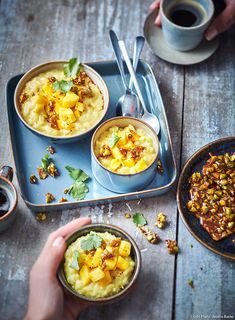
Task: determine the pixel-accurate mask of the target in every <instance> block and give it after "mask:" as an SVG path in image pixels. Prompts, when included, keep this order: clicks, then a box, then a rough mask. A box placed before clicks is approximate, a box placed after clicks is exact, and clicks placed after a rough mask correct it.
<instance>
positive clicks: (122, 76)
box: [109, 30, 129, 91]
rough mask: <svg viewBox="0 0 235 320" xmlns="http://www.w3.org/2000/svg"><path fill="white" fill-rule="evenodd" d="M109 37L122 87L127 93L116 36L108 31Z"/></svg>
mask: <svg viewBox="0 0 235 320" xmlns="http://www.w3.org/2000/svg"><path fill="white" fill-rule="evenodd" d="M109 36H110V40H111V42H112V46H113V50H114V53H115V56H116V62H117V65H118V69H119V71H120V74H121V78H122V82H123V86H124V88H125V90H126V91H129V89H128V86H127V83H126V80H125V72H124V65H123V61H122V56H121V52H120V49H119V44H118V38H117V35H116V33H115V32H114V31H113V30H110V31H109Z"/></svg>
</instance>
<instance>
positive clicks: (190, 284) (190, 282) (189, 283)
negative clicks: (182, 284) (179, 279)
mask: <svg viewBox="0 0 235 320" xmlns="http://www.w3.org/2000/svg"><path fill="white" fill-rule="evenodd" d="M188 285H189V286H190V287H191V288H194V283H193V279H188Z"/></svg>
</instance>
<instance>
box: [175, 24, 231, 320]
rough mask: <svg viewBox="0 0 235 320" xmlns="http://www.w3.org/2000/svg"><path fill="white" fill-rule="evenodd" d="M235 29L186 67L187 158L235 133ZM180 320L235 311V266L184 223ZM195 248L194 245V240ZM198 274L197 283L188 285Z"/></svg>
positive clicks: (181, 227) (179, 265) (179, 264)
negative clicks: (209, 52)
mask: <svg viewBox="0 0 235 320" xmlns="http://www.w3.org/2000/svg"><path fill="white" fill-rule="evenodd" d="M234 36H235V29H234V28H233V29H232V30H230V31H229V33H227V34H225V35H223V37H222V38H221V44H220V48H219V50H218V51H217V53H216V54H215V55H214V56H213V57H212V58H211V59H210V60H208V61H206V62H204V63H201V64H200V65H197V66H193V67H189V68H186V78H185V83H186V87H185V102H184V125H183V149H182V159H183V163H185V161H186V160H187V158H189V157H190V156H191V155H192V154H193V153H194V152H195V151H196V150H197V149H198V148H200V147H202V146H203V145H205V144H206V143H208V142H210V141H213V140H216V139H218V138H221V137H225V136H230V135H234V134H235V111H234V110H235V95H234V94H235V80H234V79H235V61H234V45H233V44H234V43H233V39H234ZM178 236H179V245H180V248H181V254H179V255H178V259H177V277H176V306H175V312H176V314H175V319H177V320H184V319H185V320H186V319H187V320H188V319H191V318H192V319H193V316H194V317H196V316H198V317H199V318H198V319H205V318H203V316H204V317H206V316H208V319H213V318H212V316H213V315H214V316H217V317H220V316H223V315H227V316H229V315H230V316H233V317H234V316H235V308H234V301H235V290H234V280H235V266H234V263H232V262H230V261H227V260H225V259H223V258H220V257H219V256H217V255H215V254H213V253H212V252H210V251H208V250H207V249H206V248H204V247H203V246H202V245H200V244H199V243H198V242H196V240H194V238H193V237H192V236H191V235H190V233H189V232H188V231H187V230H186V228H185V226H184V225H183V224H182V222H181V221H180V223H179V232H178ZM191 244H192V245H193V248H190V245H191ZM189 279H193V281H194V285H195V288H194V289H192V288H191V287H190V286H189V285H188V280H189Z"/></svg>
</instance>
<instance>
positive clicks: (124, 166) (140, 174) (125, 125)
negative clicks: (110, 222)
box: [91, 117, 159, 193]
mask: <svg viewBox="0 0 235 320" xmlns="http://www.w3.org/2000/svg"><path fill="white" fill-rule="evenodd" d="M158 151H159V141H158V137H157V135H156V133H155V132H154V131H153V129H152V128H151V127H150V126H149V125H148V124H147V123H145V122H144V121H142V120H139V119H135V118H131V117H116V118H112V119H109V120H107V121H106V122H104V123H103V124H101V125H100V126H99V127H98V128H97V129H96V131H95V133H94V134H93V137H92V141H91V153H92V163H91V164H92V172H93V175H94V177H95V178H96V180H97V181H98V182H99V183H100V184H101V185H103V186H104V187H105V188H107V189H109V190H111V191H114V192H118V193H122V192H132V191H137V190H141V189H143V188H144V187H145V186H146V185H148V184H149V183H150V182H151V181H152V179H153V178H154V176H155V174H156V167H157V156H158Z"/></svg>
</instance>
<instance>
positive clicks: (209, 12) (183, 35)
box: [160, 0, 214, 51]
mask: <svg viewBox="0 0 235 320" xmlns="http://www.w3.org/2000/svg"><path fill="white" fill-rule="evenodd" d="M174 10H175V11H177V10H178V11H179V10H185V11H189V12H191V13H192V14H193V15H194V16H195V18H196V19H195V22H194V23H193V25H192V26H190V27H185V26H181V25H178V24H175V23H173V22H172V21H171V19H170V17H171V15H172V12H173V11H174ZM213 14H214V4H213V2H212V0H163V1H161V6H160V16H161V22H162V31H163V35H164V38H165V39H166V41H167V43H168V44H169V45H170V46H171V47H172V48H174V49H175V50H178V51H189V50H192V49H194V48H196V47H197V46H198V45H199V43H200V42H201V41H202V39H203V37H204V33H205V30H206V29H207V27H208V25H209V23H210V21H211V19H212V17H213Z"/></svg>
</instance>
